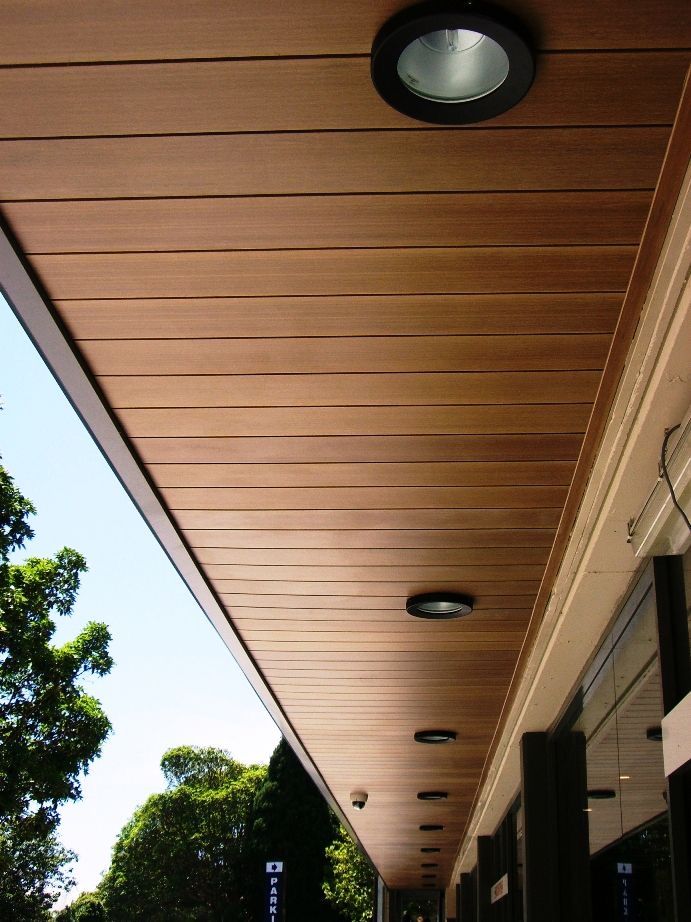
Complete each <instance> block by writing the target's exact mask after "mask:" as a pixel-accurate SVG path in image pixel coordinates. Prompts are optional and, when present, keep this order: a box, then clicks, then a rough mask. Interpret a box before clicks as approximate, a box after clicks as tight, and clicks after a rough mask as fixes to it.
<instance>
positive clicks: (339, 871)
mask: <svg viewBox="0 0 691 922" xmlns="http://www.w3.org/2000/svg"><path fill="white" fill-rule="evenodd" d="M326 857H327V859H328V862H329V874H328V876H327V879H326V880H325V882H324V893H325V895H326V898H327V899H328V901H329V902H330V903H331V905H332V906H334V907H335V908H336V909H337V910H338V911H339V912H340V913H341V915H342V916H343V918H344V919H348V922H372V910H373V905H374V871H373V870H372V865H371V864H370V863H369V861H368V860H367V858H365V856H364V855H363V854H362V852H361V851H360V849H359V848H358V847H357V845H356V844H355V842H353V840H352V839H351V838H350V836H349V835H348V833H347V832H346V830H345V829H344V828H343V826H341V827H340V828H339V830H338V837H337V839H336V841H335V842H333V843H332V844H331V845H330V846H329V847H328V848H327V849H326Z"/></svg>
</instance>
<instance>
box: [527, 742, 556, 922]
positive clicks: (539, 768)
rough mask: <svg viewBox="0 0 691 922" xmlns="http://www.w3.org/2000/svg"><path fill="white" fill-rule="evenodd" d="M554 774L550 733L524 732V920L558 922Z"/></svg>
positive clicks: (528, 921) (529, 921)
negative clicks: (556, 921) (548, 734)
mask: <svg viewBox="0 0 691 922" xmlns="http://www.w3.org/2000/svg"><path fill="white" fill-rule="evenodd" d="M555 774H556V773H555V766H554V757H553V752H552V747H551V746H550V743H549V739H548V737H547V734H546V733H524V734H523V737H522V739H521V803H522V805H523V862H524V863H523V918H524V919H525V922H555V920H556V919H558V918H559V890H558V880H559V868H558V860H557V848H556V845H557V795H556V783H555Z"/></svg>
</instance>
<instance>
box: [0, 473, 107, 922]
mask: <svg viewBox="0 0 691 922" xmlns="http://www.w3.org/2000/svg"><path fill="white" fill-rule="evenodd" d="M34 511H35V510H34V507H33V505H32V504H31V502H30V501H29V500H28V499H26V497H24V496H22V494H21V493H20V491H19V490H18V489H17V488H16V486H15V485H14V482H13V480H12V478H11V477H10V476H9V475H8V474H7V472H6V471H5V469H4V468H2V467H0V918H3V919H5V918H6V919H12V920H14V922H20V920H23V919H27V920H29V919H30V920H34V919H40V918H43V917H45V914H46V912H47V910H48V908H49V907H50V906H51V905H52V903H53V902H54V900H55V898H56V895H55V890H56V889H58V888H60V887H66V886H68V885H69V883H70V880H69V875H68V873H67V871H66V870H65V868H66V865H67V864H68V863H69V860H70V859H71V857H72V856H71V855H70V853H69V852H67V851H65V849H63V848H62V847H61V846H60V844H59V842H58V840H57V838H56V835H55V831H56V829H57V826H58V822H59V818H58V807H59V806H60V804H62V803H65V802H67V801H70V800H76V799H78V798H79V797H80V796H81V786H80V777H81V775H82V774H83V773H85V772H87V771H88V768H89V765H90V763H91V762H92V760H93V759H94V758H96V756H97V755H98V754H99V753H100V750H101V746H102V744H103V742H104V740H105V738H106V736H107V735H108V732H109V731H110V723H109V722H108V718H107V717H106V715H105V714H104V713H103V711H102V710H101V707H100V705H99V703H98V701H97V700H96V699H95V698H93V697H92V696H91V695H88V694H87V693H86V692H85V691H84V688H83V687H82V684H81V679H82V678H83V677H84V676H85V675H86V674H88V673H91V674H96V675H101V676H102V675H105V674H106V673H107V672H109V671H110V669H111V667H112V664H113V662H112V659H111V657H110V655H109V653H108V643H109V641H110V635H109V633H108V629H107V628H106V626H105V625H104V624H97V623H93V622H92V623H90V624H88V625H87V626H86V627H85V628H84V629H83V630H82V631H81V633H80V634H79V635H78V636H77V637H76V638H75V639H74V640H72V641H69V642H68V643H65V644H63V645H62V646H57V645H55V644H54V643H52V639H53V635H54V633H55V623H54V620H53V618H54V617H55V616H67V615H70V614H71V613H72V610H73V607H74V602H75V598H76V595H77V590H78V588H79V579H80V576H81V574H82V573H83V572H84V571H85V570H86V564H85V561H84V558H83V557H82V556H81V555H80V554H78V553H77V552H76V551H73V550H71V549H69V548H63V549H62V550H61V551H58V553H57V554H56V555H55V557H54V558H52V559H41V558H29V559H28V560H27V561H26V562H25V563H22V564H17V563H11V562H10V555H11V554H12V553H13V552H16V551H18V550H21V549H22V548H23V546H24V543H25V542H26V541H27V540H28V539H30V538H31V537H32V536H33V531H32V529H31V527H30V526H29V524H28V519H29V516H30V515H31V514H32V513H34Z"/></svg>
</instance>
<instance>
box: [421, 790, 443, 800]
mask: <svg viewBox="0 0 691 922" xmlns="http://www.w3.org/2000/svg"><path fill="white" fill-rule="evenodd" d="M448 796H449V795H448V794H447V793H446V791H418V795H417V799H418V800H446V798H447V797H448Z"/></svg>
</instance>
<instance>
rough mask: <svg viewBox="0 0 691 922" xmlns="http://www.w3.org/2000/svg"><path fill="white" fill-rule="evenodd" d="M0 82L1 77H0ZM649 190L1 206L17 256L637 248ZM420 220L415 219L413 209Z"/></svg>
mask: <svg viewBox="0 0 691 922" xmlns="http://www.w3.org/2000/svg"><path fill="white" fill-rule="evenodd" d="M0 86H2V83H0ZM651 197H652V193H650V192H647V191H641V192H635V191H632V192H527V193H490V194H487V195H482V194H480V193H472V194H463V193H461V194H448V193H437V194H434V195H427V194H418V195H349V196H336V195H319V196H264V197H260V198H242V197H241V198H205V199H125V200H116V201H106V202H102V201H99V202H94V201H86V202H83V201H80V202H74V201H69V202H64V201H63V202H8V203H7V204H6V205H5V206H4V208H3V211H4V213H5V216H6V218H7V219H8V221H9V222H10V223H11V225H12V228H13V231H14V233H15V235H16V236H17V238H18V239H19V241H20V243H21V244H22V247H23V249H24V252H25V253H28V254H34V253H109V252H133V251H140V252H150V251H166V250H172V251H180V250H190V251H191V250H206V251H208V250H269V249H282V248H284V247H285V245H286V240H289V241H290V246H291V247H292V248H293V249H314V248H324V247H334V248H339V247H340V248H343V247H370V248H372V247H421V246H425V247H427V246H430V247H447V246H514V245H517V244H521V245H524V246H535V245H540V244H548V245H556V244H563V245H567V244H579V245H584V244H637V243H638V241H639V239H640V236H641V232H642V230H643V224H644V222H645V218H646V215H647V213H648V208H649V207H650V199H651ZM422 214H424V215H425V220H424V221H422V220H420V217H421V215H422Z"/></svg>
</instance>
